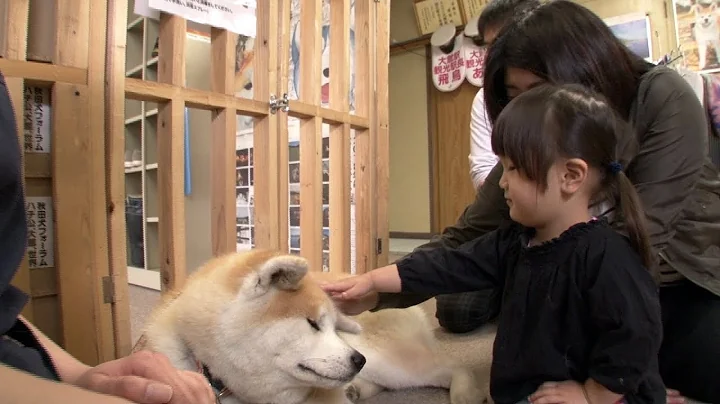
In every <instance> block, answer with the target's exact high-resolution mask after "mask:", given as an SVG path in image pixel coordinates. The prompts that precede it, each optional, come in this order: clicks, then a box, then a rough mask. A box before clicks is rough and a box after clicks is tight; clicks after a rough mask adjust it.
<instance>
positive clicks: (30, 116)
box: [23, 87, 51, 153]
mask: <svg viewBox="0 0 720 404" xmlns="http://www.w3.org/2000/svg"><path fill="white" fill-rule="evenodd" d="M23 104H24V108H23V123H24V130H23V135H24V136H23V146H24V147H23V148H24V149H25V153H50V122H51V115H50V114H51V111H50V89H49V88H43V87H25V92H24V94H23Z"/></svg>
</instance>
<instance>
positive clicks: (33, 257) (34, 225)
mask: <svg viewBox="0 0 720 404" xmlns="http://www.w3.org/2000/svg"><path fill="white" fill-rule="evenodd" d="M25 212H26V215H27V227H28V240H27V256H28V267H30V268H49V267H54V266H55V236H54V228H53V226H54V225H53V223H54V221H53V204H52V197H50V196H28V197H26V198H25Z"/></svg>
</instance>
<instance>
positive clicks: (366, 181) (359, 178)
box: [355, 1, 377, 273]
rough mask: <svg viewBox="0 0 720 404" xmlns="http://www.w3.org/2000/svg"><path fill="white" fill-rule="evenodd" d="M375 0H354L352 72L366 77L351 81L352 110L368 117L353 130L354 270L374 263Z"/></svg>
mask: <svg viewBox="0 0 720 404" xmlns="http://www.w3.org/2000/svg"><path fill="white" fill-rule="evenodd" d="M375 4H376V3H375V2H371V1H360V2H357V3H355V75H356V77H361V78H362V77H370V79H368V80H362V79H361V80H359V81H358V83H357V84H356V85H355V105H356V113H357V114H358V115H360V116H368V117H370V127H369V129H367V130H358V131H356V132H355V217H356V220H355V249H356V252H355V254H356V255H355V256H356V259H357V264H356V272H357V273H365V272H367V271H369V270H372V269H374V268H375V266H376V262H375V243H376V219H375V217H376V216H375V215H376V212H375V200H374V199H375V192H374V191H375V189H374V187H375V181H374V177H375V135H376V134H375V132H376V131H375V129H374V128H375V116H376V111H375V106H374V102H373V97H374V91H375V78H374V73H375V66H374V60H373V58H372V54H371V52H372V49H373V44H374V43H375V40H376V37H377V33H376V31H375V29H376V23H375V19H374V14H375Z"/></svg>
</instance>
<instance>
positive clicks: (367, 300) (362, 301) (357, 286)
mask: <svg viewBox="0 0 720 404" xmlns="http://www.w3.org/2000/svg"><path fill="white" fill-rule="evenodd" d="M320 287H321V288H322V289H323V290H324V291H325V293H327V294H328V295H330V297H331V298H332V299H333V301H334V302H335V304H336V306H337V307H338V309H340V311H342V312H343V313H345V314H347V315H351V316H354V315H357V314H360V313H362V312H365V311H367V310H370V309H372V308H374V307H375V306H376V305H377V302H378V294H377V292H376V291H375V288H374V285H373V282H372V279H371V277H370V275H368V274H363V275H359V276H352V277H349V278H345V279H342V280H339V281H336V282H324V283H321V284H320Z"/></svg>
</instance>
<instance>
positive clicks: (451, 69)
mask: <svg viewBox="0 0 720 404" xmlns="http://www.w3.org/2000/svg"><path fill="white" fill-rule="evenodd" d="M463 38H464V36H463V35H458V36H456V37H455V39H454V42H455V43H454V45H453V48H452V51H451V52H449V53H445V52H443V51H442V50H441V49H440V48H439V47H435V46H432V47H431V49H432V80H433V84H434V85H435V88H437V89H438V90H440V91H443V92H450V91H453V90H455V89H457V88H458V87H460V85H461V84H462V82H463V80H465V58H464V54H463V46H462V43H463Z"/></svg>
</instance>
